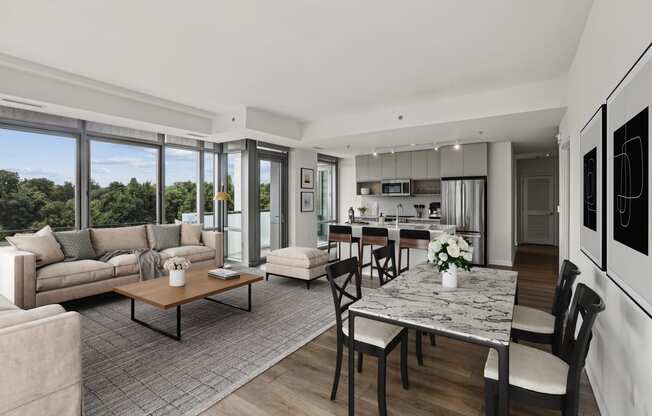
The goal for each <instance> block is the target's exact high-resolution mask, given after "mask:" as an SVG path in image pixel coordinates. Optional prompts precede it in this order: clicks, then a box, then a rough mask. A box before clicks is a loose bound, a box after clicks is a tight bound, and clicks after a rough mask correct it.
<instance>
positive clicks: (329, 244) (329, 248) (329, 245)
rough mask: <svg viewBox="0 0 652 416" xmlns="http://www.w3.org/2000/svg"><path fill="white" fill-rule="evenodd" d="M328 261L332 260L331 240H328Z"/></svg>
mask: <svg viewBox="0 0 652 416" xmlns="http://www.w3.org/2000/svg"><path fill="white" fill-rule="evenodd" d="M328 261H331V241H330V240H328Z"/></svg>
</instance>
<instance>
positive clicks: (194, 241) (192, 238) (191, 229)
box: [174, 220, 204, 246]
mask: <svg viewBox="0 0 652 416" xmlns="http://www.w3.org/2000/svg"><path fill="white" fill-rule="evenodd" d="M174 223H175V224H178V225H181V245H182V246H201V245H202V243H201V232H202V231H203V229H204V224H186V223H185V222H181V221H179V220H174Z"/></svg>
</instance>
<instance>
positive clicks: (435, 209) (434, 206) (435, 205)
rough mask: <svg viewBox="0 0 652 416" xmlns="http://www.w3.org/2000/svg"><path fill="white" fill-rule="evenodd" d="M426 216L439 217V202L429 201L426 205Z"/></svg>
mask: <svg viewBox="0 0 652 416" xmlns="http://www.w3.org/2000/svg"><path fill="white" fill-rule="evenodd" d="M428 217H429V218H433V219H439V218H440V217H441V202H431V203H430V205H429V206H428Z"/></svg>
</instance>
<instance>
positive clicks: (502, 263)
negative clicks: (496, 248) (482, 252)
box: [487, 259, 514, 267]
mask: <svg viewBox="0 0 652 416" xmlns="http://www.w3.org/2000/svg"><path fill="white" fill-rule="evenodd" d="M487 264H489V265H494V266H505V267H512V266H513V265H514V263H513V262H512V261H511V260H505V259H493V260H491V259H489V260H487Z"/></svg>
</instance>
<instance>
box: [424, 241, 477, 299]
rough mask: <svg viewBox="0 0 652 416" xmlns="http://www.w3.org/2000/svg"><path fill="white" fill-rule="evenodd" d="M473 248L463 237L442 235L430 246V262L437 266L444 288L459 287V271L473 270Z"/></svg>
mask: <svg viewBox="0 0 652 416" xmlns="http://www.w3.org/2000/svg"><path fill="white" fill-rule="evenodd" d="M472 259H473V247H471V245H470V244H469V242H468V241H466V240H465V239H464V237H462V236H456V235H450V234H445V233H444V234H442V235H440V236H439V237H437V238H436V239H435V240H432V241H431V242H430V244H429V245H428V261H429V262H431V263H433V264H434V265H435V266H437V269H438V270H439V272H440V273H441V284H442V286H444V287H448V288H456V287H457V269H463V270H467V271H468V270H471V260H472Z"/></svg>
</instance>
